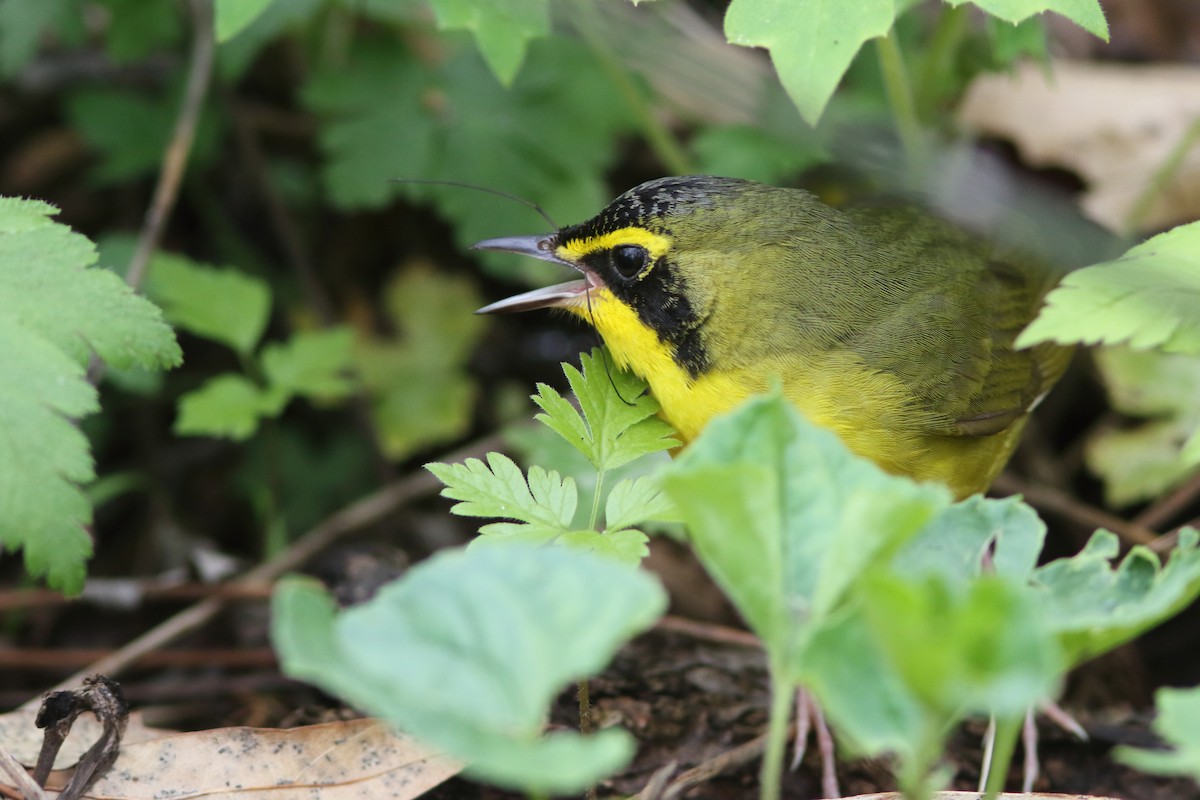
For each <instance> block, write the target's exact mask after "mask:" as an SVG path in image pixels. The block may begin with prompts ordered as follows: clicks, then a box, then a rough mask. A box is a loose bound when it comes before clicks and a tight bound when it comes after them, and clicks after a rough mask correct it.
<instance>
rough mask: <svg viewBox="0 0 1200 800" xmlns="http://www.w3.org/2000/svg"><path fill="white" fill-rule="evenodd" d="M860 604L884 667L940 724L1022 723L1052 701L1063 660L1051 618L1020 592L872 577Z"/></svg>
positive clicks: (1004, 583)
mask: <svg viewBox="0 0 1200 800" xmlns="http://www.w3.org/2000/svg"><path fill="white" fill-rule="evenodd" d="M863 598H864V605H865V613H866V617H867V620H868V621H869V623H870V626H871V630H872V632H873V633H874V635H875V637H876V640H877V641H879V642H880V643H881V645H882V649H883V651H884V652H885V653H886V654H887V659H888V661H889V662H890V663H891V664H892V665H893V667H894V668H895V669H896V670H897V672H898V674H899V675H900V676H901V678H902V679H903V681H904V683H905V685H906V686H907V687H908V688H909V690H911V691H912V692H913V693H914V695H915V696H916V697H918V698H920V701H921V703H922V704H923V705H924V706H926V707H927V708H929V709H932V710H934V711H935V712H936V714H937V715H938V716H940V717H941V718H942V719H943V720H946V721H949V720H954V719H958V718H959V717H960V716H961V715H962V714H963V713H965V712H978V713H990V714H995V715H997V716H999V717H1008V718H1011V717H1020V716H1022V715H1024V714H1025V712H1026V711H1027V710H1028V709H1029V707H1030V706H1032V705H1034V704H1035V703H1037V702H1038V701H1040V700H1043V699H1045V698H1048V697H1051V696H1053V693H1054V691H1055V689H1056V687H1057V684H1058V682H1059V680H1060V678H1061V676H1062V673H1063V661H1062V653H1061V652H1060V651H1059V649H1058V647H1057V645H1056V643H1055V640H1054V638H1053V636H1052V635H1051V631H1050V629H1049V628H1048V621H1047V618H1048V616H1049V615H1048V614H1047V613H1046V612H1045V610H1044V609H1043V608H1042V607H1041V605H1040V604H1039V603H1038V598H1037V597H1036V596H1035V595H1034V593H1033V592H1031V591H1029V590H1028V589H1027V588H1026V587H1025V586H1024V585H1023V584H1018V583H1014V582H1012V581H1009V580H1006V579H1004V578H1002V577H1000V576H995V575H985V576H982V577H979V578H976V579H974V580H973V581H971V582H970V584H969V585H968V586H967V587H965V590H963V589H954V588H952V587H951V585H950V584H948V583H946V582H945V581H943V580H942V579H940V578H932V579H927V580H921V581H914V580H911V579H908V578H902V577H899V576H898V575H887V574H877V575H873V576H872V577H871V578H870V579H869V580H867V581H866V583H865V584H864V595H863Z"/></svg>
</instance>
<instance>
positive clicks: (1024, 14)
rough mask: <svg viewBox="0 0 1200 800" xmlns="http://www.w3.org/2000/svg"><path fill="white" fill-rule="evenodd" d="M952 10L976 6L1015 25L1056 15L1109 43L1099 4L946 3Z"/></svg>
mask: <svg viewBox="0 0 1200 800" xmlns="http://www.w3.org/2000/svg"><path fill="white" fill-rule="evenodd" d="M946 2H947V3H949V4H950V5H952V6H960V5H962V4H963V3H967V2H970V3H974V4H975V5H977V6H979V7H980V8H982V9H983V10H984V11H986V12H987V13H989V14H991V15H992V16H994V17H999V18H1000V19H1002V20H1005V21H1006V22H1011V23H1013V24H1014V25H1016V24H1018V23H1020V22H1022V21H1024V20H1026V19H1028V18H1029V17H1032V16H1033V15H1034V14H1041V13H1042V12H1044V11H1053V12H1055V13H1057V14H1061V15H1063V16H1064V17H1066V18H1067V19H1069V20H1071V21H1072V22H1074V23H1075V24H1076V25H1078V26H1079V27H1081V28H1083V29H1084V30H1085V31H1087V32H1088V33H1091V34H1093V35H1095V36H1097V37H1099V38H1101V39H1103V40H1104V41H1106V42H1107V41H1108V21H1107V20H1106V19H1105V18H1104V9H1103V8H1102V7H1101V5H1100V2H1099V0H946Z"/></svg>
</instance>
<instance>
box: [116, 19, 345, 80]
mask: <svg viewBox="0 0 1200 800" xmlns="http://www.w3.org/2000/svg"><path fill="white" fill-rule="evenodd" d="M137 2H141V0H137ZM258 2H261V0H251V5H253V4H256V3H258ZM326 5H327V3H326V0H271V2H270V3H268V4H266V5H265V7H264V8H263V9H262V11H261V12H260V13H259V14H258V15H257V16H256V17H254V19H253V20H251V21H250V23H249V24H248V25H246V26H245V27H244V28H242V29H241V30H240V31H239V32H238V33H237V34H236V35H234V36H233V37H232V38H230V39H227V40H225V41H222V42H220V43H219V45H218V47H217V69H218V71H219V72H220V74H221V76H222V77H224V78H225V79H226V80H227V81H229V82H230V83H231V84H232V83H236V82H237V79H238V78H239V77H241V75H243V74H244V73H245V71H246V69H247V68H248V67H249V66H250V65H251V64H252V63H253V61H254V58H255V57H256V56H257V55H258V54H259V53H260V52H261V51H262V49H263V48H264V47H265V46H267V45H268V44H269V43H271V42H274V41H276V40H277V39H279V38H280V37H281V36H284V35H285V34H286V33H287V32H288V29H289V28H298V27H300V26H302V25H304V24H305V23H308V22H310V21H311V20H312V19H313V17H314V16H315V15H316V14H317V12H318V11H321V10H323V9H324V8H325V7H326ZM359 5H361V3H359Z"/></svg>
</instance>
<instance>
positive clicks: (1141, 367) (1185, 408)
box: [1085, 347, 1200, 506]
mask: <svg viewBox="0 0 1200 800" xmlns="http://www.w3.org/2000/svg"><path fill="white" fill-rule="evenodd" d="M1093 355H1094V358H1095V361H1096V366H1097V368H1098V369H1099V370H1100V374H1101V375H1102V376H1103V378H1104V385H1105V387H1106V388H1107V389H1108V395H1109V400H1110V402H1111V403H1112V406H1113V408H1115V409H1116V410H1117V411H1120V412H1122V413H1123V414H1128V415H1130V416H1133V417H1144V418H1146V419H1145V420H1144V421H1142V422H1140V423H1139V424H1137V425H1134V426H1132V427H1120V428H1114V427H1105V428H1101V429H1099V430H1097V431H1095V432H1094V433H1093V434H1092V435H1091V436H1090V437H1089V438H1088V442H1087V449H1086V451H1085V455H1086V457H1087V463H1088V467H1089V468H1091V470H1092V471H1093V472H1095V473H1096V474H1097V475H1099V476H1100V477H1101V478H1103V479H1104V493H1105V497H1106V498H1107V500H1108V502H1109V504H1110V505H1114V506H1123V505H1129V504H1130V503H1136V502H1139V501H1142V500H1150V499H1152V498H1155V497H1158V496H1160V495H1162V494H1163V493H1164V492H1166V491H1168V490H1170V489H1172V488H1174V487H1175V486H1177V485H1179V484H1180V483H1182V482H1183V481H1185V480H1187V478H1188V476H1190V475H1192V474H1193V473H1195V471H1196V469H1197V467H1198V466H1200V356H1198V355H1180V354H1167V353H1160V352H1156V351H1141V350H1131V349H1129V348H1126V347H1116V348H1108V347H1105V348H1100V349H1098V350H1096V352H1095V353H1094V354H1093Z"/></svg>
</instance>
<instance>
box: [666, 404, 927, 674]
mask: <svg viewBox="0 0 1200 800" xmlns="http://www.w3.org/2000/svg"><path fill="white" fill-rule="evenodd" d="M663 487H664V489H665V490H666V492H667V494H668V495H669V496H670V497H671V499H672V500H674V501H675V504H676V507H677V508H678V509H679V512H680V514H681V515H682V516H683V518H684V521H685V522H686V523H687V525H688V530H689V532H690V534H691V538H692V541H693V544H694V546H695V548H696V553H697V555H698V556H699V557H700V560H701V562H702V563H703V564H704V567H705V569H706V570H708V572H709V573H710V574H711V575H712V576H713V577H714V579H715V580H716V581H717V583H718V584H719V585H720V586H721V588H722V589H724V590H725V593H726V594H727V595H728V596H729V597H730V599H731V600H732V601H733V603H734V605H736V606H737V608H738V610H739V611H740V612H741V614H742V616H743V617H744V618H745V619H746V621H747V622H748V623H749V625H750V627H751V628H752V629H753V630H754V632H755V633H757V634H758V635H759V637H760V638H762V639H763V642H764V644H765V646H766V648H767V651H768V653H770V654H771V657H772V660H773V661H774V662H775V663H776V664H779V665H781V667H783V668H784V669H787V670H788V674H789V675H792V676H796V675H797V671H798V670H799V669H800V666H801V664H800V662H801V661H802V659H803V643H804V637H806V636H807V635H808V634H809V633H810V632H811V630H812V629H813V628H814V626H816V625H817V624H818V623H820V622H821V620H822V619H823V618H824V617H825V616H827V615H828V614H829V613H830V612H832V611H833V610H834V609H835V608H836V607H837V606H838V605H839V604H840V603H841V601H842V600H843V598H844V597H845V595H846V593H847V591H848V589H849V587H850V585H851V583H852V582H853V581H854V580H856V579H857V577H858V576H859V575H860V574H861V573H862V572H863V571H864V570H865V569H866V567H868V566H869V565H870V564H872V563H875V562H877V561H880V560H882V559H884V558H886V557H888V556H890V555H892V554H893V553H894V552H895V550H896V548H897V547H898V546H899V545H900V544H902V543H903V542H904V541H905V540H906V539H908V538H909V537H911V536H912V535H913V534H915V533H916V532H917V531H918V530H919V529H920V528H921V527H922V526H923V525H925V524H926V523H927V522H928V521H929V520H930V519H931V518H932V517H933V516H934V515H935V514H936V513H937V512H938V511H939V510H941V509H943V508H945V507H946V506H948V505H949V504H950V495H949V492H948V491H947V490H946V489H945V488H944V487H942V486H936V485H932V484H916V483H914V482H913V481H911V480H908V479H906V478H900V477H895V476H891V475H887V474H885V473H884V472H883V471H882V470H880V469H879V468H878V467H877V466H875V465H874V464H873V463H871V462H870V461H867V460H866V459H862V458H859V457H858V456H855V455H853V454H851V453H850V451H849V450H847V449H846V447H845V445H844V444H842V442H841V441H840V440H839V439H838V438H837V436H836V435H834V434H833V433H831V432H830V431H827V430H825V429H823V428H819V427H817V426H815V425H813V424H812V423H810V422H808V421H807V420H806V419H805V418H804V417H803V416H801V414H800V413H799V412H798V411H797V410H796V409H795V408H794V407H793V406H792V405H791V404H790V403H789V402H788V401H787V400H785V399H784V398H783V396H782V395H781V394H779V393H778V392H776V393H773V394H771V395H768V396H765V397H757V398H753V399H751V400H750V401H748V402H747V403H745V404H744V405H742V406H741V407H740V408H739V409H738V410H736V411H735V412H733V413H732V414H730V415H728V416H725V417H721V418H718V419H716V420H714V421H713V422H712V423H710V424H709V426H708V427H707V428H706V429H705V431H704V432H703V433H702V434H701V435H700V437H699V438H698V439H697V440H696V441H694V442H692V444H691V445H690V446H689V447H688V448H687V450H685V451H684V452H683V454H682V455H681V456H680V457H679V459H678V460H677V461H676V462H675V465H674V466H673V468H672V469H670V470H669V471H668V472H667V474H666V475H665V477H664V479H663Z"/></svg>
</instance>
